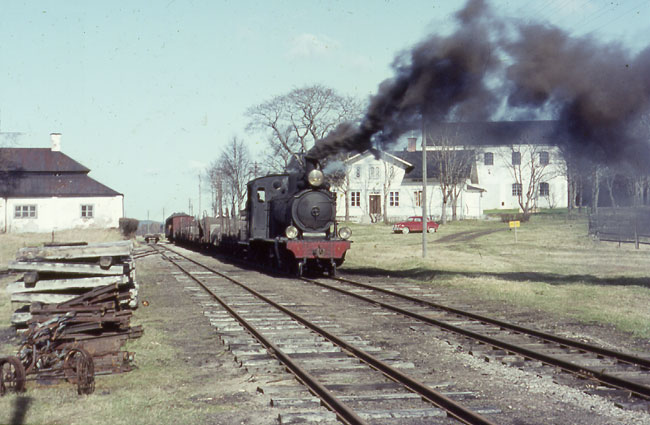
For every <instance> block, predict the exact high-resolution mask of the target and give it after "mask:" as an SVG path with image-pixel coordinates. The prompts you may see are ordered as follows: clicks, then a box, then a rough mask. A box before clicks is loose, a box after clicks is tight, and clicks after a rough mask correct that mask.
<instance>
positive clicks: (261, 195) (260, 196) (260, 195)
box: [257, 187, 266, 202]
mask: <svg viewBox="0 0 650 425" xmlns="http://www.w3.org/2000/svg"><path fill="white" fill-rule="evenodd" d="M265 201H266V191H265V190H264V188H263V187H258V188H257V202H265Z"/></svg>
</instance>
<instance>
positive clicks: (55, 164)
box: [0, 148, 90, 173]
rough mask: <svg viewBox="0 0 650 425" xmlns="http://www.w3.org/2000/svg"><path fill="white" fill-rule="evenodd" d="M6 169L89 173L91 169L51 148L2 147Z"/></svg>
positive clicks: (3, 163) (2, 161)
mask: <svg viewBox="0 0 650 425" xmlns="http://www.w3.org/2000/svg"><path fill="white" fill-rule="evenodd" d="M0 161H1V163H2V164H1V165H2V166H3V167H2V168H4V169H5V170H9V171H21V172H28V173H88V172H89V171H90V169H88V168H86V167H84V166H83V165H81V164H79V163H78V162H77V161H75V160H74V159H72V158H70V157H69V156H68V155H66V154H64V153H62V152H53V151H52V150H51V149H49V148H0Z"/></svg>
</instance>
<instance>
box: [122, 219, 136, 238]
mask: <svg viewBox="0 0 650 425" xmlns="http://www.w3.org/2000/svg"><path fill="white" fill-rule="evenodd" d="M139 223H140V222H139V221H138V220H136V219H135V218H120V232H121V233H122V235H123V236H124V237H125V238H128V239H132V238H133V237H134V236H135V232H137V231H138V224H139Z"/></svg>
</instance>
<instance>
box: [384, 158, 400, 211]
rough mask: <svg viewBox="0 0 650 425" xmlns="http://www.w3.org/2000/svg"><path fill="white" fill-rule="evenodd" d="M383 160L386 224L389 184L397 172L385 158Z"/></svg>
mask: <svg viewBox="0 0 650 425" xmlns="http://www.w3.org/2000/svg"><path fill="white" fill-rule="evenodd" d="M382 162H383V165H384V187H383V189H384V223H385V224H388V196H389V193H390V188H391V184H392V183H393V180H395V176H396V175H397V172H396V170H395V166H394V165H393V164H391V163H390V162H388V161H387V160H386V159H385V160H384V161H382Z"/></svg>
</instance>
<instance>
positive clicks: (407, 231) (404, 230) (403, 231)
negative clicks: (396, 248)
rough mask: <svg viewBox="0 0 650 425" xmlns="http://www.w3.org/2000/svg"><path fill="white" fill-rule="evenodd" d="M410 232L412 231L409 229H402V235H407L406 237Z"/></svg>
mask: <svg viewBox="0 0 650 425" xmlns="http://www.w3.org/2000/svg"><path fill="white" fill-rule="evenodd" d="M409 231H410V230H409V228H408V227H405V228H403V229H402V233H403V234H405V235H408V233H409Z"/></svg>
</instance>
